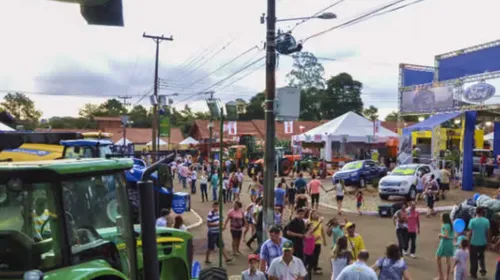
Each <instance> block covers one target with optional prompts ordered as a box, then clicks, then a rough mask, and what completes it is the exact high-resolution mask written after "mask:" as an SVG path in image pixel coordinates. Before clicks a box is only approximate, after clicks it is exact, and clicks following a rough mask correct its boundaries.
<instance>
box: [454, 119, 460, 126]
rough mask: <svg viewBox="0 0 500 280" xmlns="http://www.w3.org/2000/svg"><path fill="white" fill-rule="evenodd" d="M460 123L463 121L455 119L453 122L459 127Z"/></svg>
mask: <svg viewBox="0 0 500 280" xmlns="http://www.w3.org/2000/svg"><path fill="white" fill-rule="evenodd" d="M460 122H461V120H460V119H455V120H454V121H453V123H455V124H457V125H458V124H460Z"/></svg>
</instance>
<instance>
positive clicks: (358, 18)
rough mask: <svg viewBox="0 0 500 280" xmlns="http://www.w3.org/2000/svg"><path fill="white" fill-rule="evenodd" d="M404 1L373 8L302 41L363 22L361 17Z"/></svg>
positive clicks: (399, 0)
mask: <svg viewBox="0 0 500 280" xmlns="http://www.w3.org/2000/svg"><path fill="white" fill-rule="evenodd" d="M404 1H406V0H397V1H395V2H393V3H391V4H386V5H384V6H382V7H379V8H376V9H375V10H372V11H371V12H368V13H366V14H363V15H361V16H358V17H356V18H353V19H351V20H348V21H346V22H344V23H341V24H339V25H335V26H333V27H331V28H328V29H326V30H323V31H321V32H318V33H315V34H313V35H311V36H309V37H307V38H305V39H303V40H302V42H303V43H305V42H306V41H308V40H309V39H312V38H315V37H318V36H321V35H323V34H325V33H328V32H330V31H333V30H335V29H338V28H341V27H345V26H348V25H351V24H353V23H354V22H356V23H359V22H361V21H360V20H361V19H364V18H367V17H369V16H371V15H373V14H376V13H378V12H380V11H382V10H385V9H387V8H389V7H392V6H394V5H397V4H399V3H401V2H404Z"/></svg>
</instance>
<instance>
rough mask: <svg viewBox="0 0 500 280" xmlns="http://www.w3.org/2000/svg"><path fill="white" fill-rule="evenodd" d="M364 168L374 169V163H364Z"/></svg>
mask: <svg viewBox="0 0 500 280" xmlns="http://www.w3.org/2000/svg"><path fill="white" fill-rule="evenodd" d="M365 166H366V167H367V168H373V167H375V162H373V161H366V162H365Z"/></svg>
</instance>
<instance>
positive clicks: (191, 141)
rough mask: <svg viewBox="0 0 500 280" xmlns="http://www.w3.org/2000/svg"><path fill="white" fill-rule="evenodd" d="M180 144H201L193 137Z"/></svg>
mask: <svg viewBox="0 0 500 280" xmlns="http://www.w3.org/2000/svg"><path fill="white" fill-rule="evenodd" d="M179 144H180V145H197V144H199V142H198V141H196V139H194V138H193V137H188V138H186V139H184V140H182V141H181V142H180V143H179Z"/></svg>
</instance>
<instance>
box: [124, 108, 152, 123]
mask: <svg viewBox="0 0 500 280" xmlns="http://www.w3.org/2000/svg"><path fill="white" fill-rule="evenodd" d="M128 118H129V121H131V122H132V127H140V128H149V127H151V125H152V117H151V114H150V113H149V112H148V110H147V109H146V108H144V106H142V105H136V106H134V108H132V110H130V112H129V113H128Z"/></svg>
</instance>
